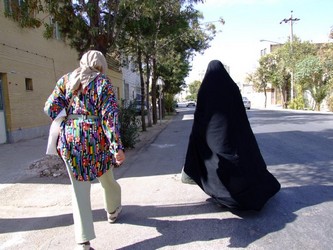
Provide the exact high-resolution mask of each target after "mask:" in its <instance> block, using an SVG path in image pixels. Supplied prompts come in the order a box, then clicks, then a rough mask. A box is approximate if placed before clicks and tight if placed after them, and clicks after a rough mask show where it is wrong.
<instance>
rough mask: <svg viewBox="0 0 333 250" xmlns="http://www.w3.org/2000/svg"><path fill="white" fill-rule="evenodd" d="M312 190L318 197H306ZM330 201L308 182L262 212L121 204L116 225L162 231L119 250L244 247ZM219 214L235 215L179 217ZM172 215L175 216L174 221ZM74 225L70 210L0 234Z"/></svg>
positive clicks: (8, 226)
mask: <svg viewBox="0 0 333 250" xmlns="http://www.w3.org/2000/svg"><path fill="white" fill-rule="evenodd" d="M311 193H315V194H320V195H310V196H309V194H311ZM305 197H306V198H305ZM332 200H333V186H323V185H317V186H316V185H312V186H299V187H288V188H283V189H282V190H281V191H280V192H279V193H278V194H277V195H276V196H275V197H274V198H273V199H272V200H270V201H269V203H267V205H266V206H265V207H264V208H263V210H262V211H260V212H253V211H230V210H228V209H224V208H221V207H218V206H216V205H215V204H214V203H211V202H207V201H206V202H205V201H203V202H202V203H194V204H180V205H174V204H173V205H162V206H137V205H127V206H124V210H123V211H124V212H123V214H122V216H121V217H120V218H119V221H118V223H121V224H130V225H139V226H143V227H154V228H156V229H157V230H158V232H159V233H160V234H161V235H160V236H158V237H154V238H150V239H145V240H142V241H140V242H137V243H135V244H132V245H128V246H124V247H123V248H121V249H131V250H132V249H157V248H162V247H165V246H174V245H179V244H185V243H190V242H195V241H211V240H214V239H221V238H230V240H229V242H230V244H229V247H247V246H248V245H249V244H251V243H253V242H255V241H256V240H258V239H260V238H262V237H264V236H265V235H268V234H270V233H272V232H276V231H279V230H281V229H283V228H284V227H286V225H287V224H288V223H291V222H293V221H294V220H295V219H296V218H297V216H298V215H297V212H298V211H299V210H301V209H303V208H306V207H311V206H314V205H318V204H321V203H325V202H329V201H332ZM217 212H220V213H227V212H232V213H233V214H234V215H236V216H232V218H231V217H230V218H225V217H226V216H224V218H221V219H217V218H211V219H210V218H204V219H203V218H194V219H182V220H180V217H179V216H187V215H200V214H209V213H217ZM307 213H308V215H309V216H311V213H314V214H315V213H316V209H315V208H308V211H307ZM309 213H310V214H309ZM314 214H312V215H314ZM176 216H178V217H177V219H176V218H175V217H176ZM206 217H207V216H206ZM173 218H175V219H173ZM94 220H95V221H105V211H104V210H103V209H98V210H94ZM72 223H73V220H72V215H71V214H63V215H57V216H49V217H34V218H15V219H11V218H6V219H4V218H1V219H0V224H1V227H0V233H10V232H24V231H32V230H43V229H48V228H54V227H64V226H68V225H71V224H72ZM106 225H107V224H106ZM145 236H146V237H148V236H147V235H145Z"/></svg>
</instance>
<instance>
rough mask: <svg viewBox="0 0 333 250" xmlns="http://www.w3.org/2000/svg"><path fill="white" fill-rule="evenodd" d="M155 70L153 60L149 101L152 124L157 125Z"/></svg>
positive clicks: (155, 65)
mask: <svg viewBox="0 0 333 250" xmlns="http://www.w3.org/2000/svg"><path fill="white" fill-rule="evenodd" d="M156 70H157V64H156V59H155V58H153V72H152V73H153V76H152V82H151V100H152V104H153V124H157V108H156V100H157V99H156V91H157V87H156V82H157V76H156Z"/></svg>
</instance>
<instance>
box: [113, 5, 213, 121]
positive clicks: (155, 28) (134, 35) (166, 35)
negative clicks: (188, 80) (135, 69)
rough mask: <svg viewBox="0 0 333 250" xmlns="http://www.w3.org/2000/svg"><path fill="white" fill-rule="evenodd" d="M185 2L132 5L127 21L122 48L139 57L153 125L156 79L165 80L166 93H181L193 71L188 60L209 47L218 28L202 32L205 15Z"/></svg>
mask: <svg viewBox="0 0 333 250" xmlns="http://www.w3.org/2000/svg"><path fill="white" fill-rule="evenodd" d="M183 2H185V1H183ZM183 2H180V1H178V0H168V1H164V0H156V1H144V3H143V4H141V5H140V8H138V7H137V6H135V5H134V4H133V6H132V7H133V8H134V9H133V10H132V11H133V12H132V13H133V15H132V16H130V17H129V18H128V19H127V20H126V22H125V28H124V30H123V32H122V34H121V40H120V41H121V43H122V44H120V45H119V46H120V47H121V49H122V50H123V51H124V53H127V54H128V53H130V54H131V55H132V56H133V58H136V59H137V60H136V61H137V62H138V63H140V64H141V66H142V67H143V68H142V70H140V72H142V73H144V72H145V73H146V77H145V79H146V88H145V89H146V91H145V93H143V94H145V95H146V98H148V96H147V93H151V99H152V112H153V123H154V124H156V123H157V108H156V100H157V95H158V89H157V85H156V83H157V79H158V78H162V79H163V81H164V83H165V86H164V88H163V91H164V92H166V91H171V92H170V93H172V92H174V91H176V90H179V89H180V86H181V85H183V84H184V78H185V77H186V76H187V74H188V72H189V70H190V66H189V58H190V57H191V55H192V54H193V53H194V52H196V51H198V52H201V51H203V50H204V49H206V48H208V47H209V41H210V40H211V39H213V37H214V35H215V29H214V28H215V27H214V26H212V25H210V27H209V29H202V28H201V27H200V25H199V20H200V19H201V18H202V15H201V14H200V13H199V12H198V11H197V10H195V9H194V8H193V5H191V4H190V5H186V6H181V5H180V3H183ZM138 51H140V53H141V57H140V59H138V58H139V57H138V54H137V52H138ZM139 61H140V62H139ZM143 78H144V77H142V79H143ZM150 80H151V81H150ZM142 84H143V83H142ZM149 85H150V87H149ZM141 86H143V85H141ZM141 89H142V88H141Z"/></svg>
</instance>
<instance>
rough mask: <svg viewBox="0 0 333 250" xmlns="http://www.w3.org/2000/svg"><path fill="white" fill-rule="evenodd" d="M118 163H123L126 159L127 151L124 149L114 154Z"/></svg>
mask: <svg viewBox="0 0 333 250" xmlns="http://www.w3.org/2000/svg"><path fill="white" fill-rule="evenodd" d="M114 157H115V159H116V163H117V165H121V164H122V163H123V162H124V161H125V153H124V151H123V150H122V149H119V150H118V152H116V153H115V154H114Z"/></svg>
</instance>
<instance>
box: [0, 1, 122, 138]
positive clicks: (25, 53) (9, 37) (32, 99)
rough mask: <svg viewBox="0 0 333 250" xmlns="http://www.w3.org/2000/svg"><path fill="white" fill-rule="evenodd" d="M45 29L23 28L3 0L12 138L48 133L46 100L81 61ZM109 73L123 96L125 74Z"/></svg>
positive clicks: (1, 46)
mask: <svg viewBox="0 0 333 250" xmlns="http://www.w3.org/2000/svg"><path fill="white" fill-rule="evenodd" d="M42 32H43V31H42V29H21V28H20V27H19V26H18V24H16V23H15V22H13V21H12V20H10V19H8V18H6V17H4V13H3V1H0V34H1V36H0V73H1V76H2V82H3V92H4V99H5V117H6V129H7V134H8V138H7V140H8V141H9V142H13V141H18V140H21V139H30V138H34V137H38V136H43V135H46V134H47V133H48V126H49V124H50V120H49V118H48V117H47V116H46V115H45V114H44V112H43V107H44V103H45V101H46V99H47V97H48V96H49V95H50V93H51V91H52V89H53V88H54V86H55V83H56V81H57V79H59V78H60V77H61V76H62V75H63V74H65V73H67V72H69V71H71V70H73V69H75V68H76V67H77V66H78V65H79V63H78V54H77V52H76V51H75V50H74V49H71V48H70V47H69V46H67V45H66V44H65V43H64V42H63V41H60V40H56V39H49V40H46V39H45V38H43V35H42ZM108 75H109V76H110V78H111V79H112V81H113V84H114V86H116V87H117V88H118V89H119V90H120V91H119V93H120V95H121V96H122V93H123V90H122V88H123V87H122V85H123V84H122V80H121V79H122V75H121V74H120V73H118V72H113V71H111V70H109V71H108ZM26 78H30V79H32V82H33V90H32V91H30V90H26V84H25V79H26ZM120 98H121V97H120Z"/></svg>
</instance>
